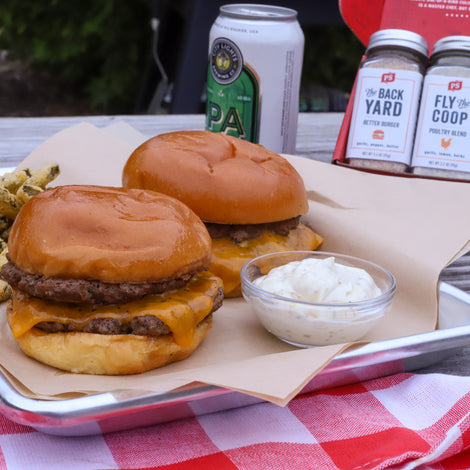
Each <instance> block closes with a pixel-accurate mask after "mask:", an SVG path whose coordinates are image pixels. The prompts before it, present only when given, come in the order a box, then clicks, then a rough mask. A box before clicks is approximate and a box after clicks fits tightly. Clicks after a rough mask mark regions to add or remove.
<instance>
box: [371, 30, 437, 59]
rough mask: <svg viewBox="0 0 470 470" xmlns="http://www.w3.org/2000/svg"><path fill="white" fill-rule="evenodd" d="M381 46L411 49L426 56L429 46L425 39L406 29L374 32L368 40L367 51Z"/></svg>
mask: <svg viewBox="0 0 470 470" xmlns="http://www.w3.org/2000/svg"><path fill="white" fill-rule="evenodd" d="M382 46H396V47H402V48H405V49H412V50H414V51H417V52H419V53H421V54H423V55H424V56H426V57H427V56H428V53H429V46H428V42H427V41H426V39H424V38H423V36H421V35H420V34H418V33H414V32H413V31H407V30H406V29H382V30H380V31H376V32H375V33H374V34H372V36H371V37H370V39H369V46H368V48H367V49H368V50H370V49H374V48H376V47H382Z"/></svg>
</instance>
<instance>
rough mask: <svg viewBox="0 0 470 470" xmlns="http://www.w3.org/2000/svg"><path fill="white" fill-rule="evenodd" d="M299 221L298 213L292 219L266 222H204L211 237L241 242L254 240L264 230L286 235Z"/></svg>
mask: <svg viewBox="0 0 470 470" xmlns="http://www.w3.org/2000/svg"><path fill="white" fill-rule="evenodd" d="M299 223H300V215H299V216H297V217H293V218H292V219H286V220H281V221H279V222H268V223H263V224H243V225H235V224H213V223H209V222H205V225H206V227H207V230H208V232H209V234H210V236H211V238H224V237H228V238H230V239H231V240H232V241H233V242H234V243H241V242H244V241H246V240H254V239H255V238H258V237H260V236H261V234H262V233H263V232H264V231H265V230H269V231H271V232H274V233H276V234H278V235H283V236H287V235H289V232H290V231H291V230H293V229H295V228H296V227H297V226H298V225H299Z"/></svg>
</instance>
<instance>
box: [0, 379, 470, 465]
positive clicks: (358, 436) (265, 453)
mask: <svg viewBox="0 0 470 470" xmlns="http://www.w3.org/2000/svg"><path fill="white" fill-rule="evenodd" d="M469 428H470V377H455V376H449V375H442V374H429V375H413V374H399V375H395V376H391V377H386V378H381V379H376V380H371V381H369V382H364V383H360V384H356V385H350V386H345V387H341V388H336V389H332V390H328V391H320V392H315V393H312V394H309V395H303V396H300V397H297V398H295V399H294V400H292V401H291V402H290V403H289V405H288V406H287V407H285V408H281V407H278V406H276V405H273V404H270V403H262V404H257V405H252V406H248V407H245V408H239V409H234V410H229V411H223V412H218V413H214V414H210V415H205V416H199V417H197V418H190V419H185V420H181V421H175V422H171V423H167V424H159V425H155V426H151V427H146V428H141V429H136V430H131V431H122V432H114V433H109V434H104V435H94V436H86V437H58V436H50V435H46V434H43V433H40V432H37V431H35V430H33V429H31V428H29V427H26V426H21V425H17V424H15V423H13V422H11V421H9V420H8V419H6V418H4V417H0V429H1V431H0V468H1V469H8V470H13V469H15V470H16V469H21V470H23V469H39V470H56V469H57V470H64V469H69V468H70V469H74V470H92V469H93V470H108V469H151V468H152V469H154V468H158V469H165V470H189V469H191V470H194V469H196V470H198V469H200V470H229V469H233V470H235V469H247V470H248V469H250V470H251V469H256V470H259V469H262V470H265V469H279V470H281V469H282V470H296V469H299V470H308V469H315V470H317V469H319V470H330V469H331V470H336V469H341V470H359V469H361V470H362V469H367V470H368V469H385V468H387V469H394V470H397V469H406V470H408V469H420V470H424V469H426V470H430V469H433V470H434V469H436V470H437V469H440V470H442V469H444V470H451V469H453V470H457V469H470V429H469Z"/></svg>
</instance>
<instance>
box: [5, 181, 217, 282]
mask: <svg viewBox="0 0 470 470" xmlns="http://www.w3.org/2000/svg"><path fill="white" fill-rule="evenodd" d="M157 234H158V236H157ZM210 243H211V241H210V237H209V235H208V233H207V230H206V229H205V227H204V225H203V223H202V222H201V221H200V219H199V218H198V217H197V216H196V214H194V212H193V211H191V210H190V209H189V208H188V207H186V206H185V205H184V204H182V203H181V202H180V201H177V200H175V199H173V198H171V197H168V196H166V195H163V194H158V193H155V192H151V191H143V190H138V189H133V190H127V189H121V188H103V187H99V188H98V187H95V186H62V187H57V188H55V189H51V190H48V191H45V192H43V193H41V194H38V195H37V196H35V197H34V198H33V199H31V201H29V202H28V204H26V205H25V206H24V207H23V209H22V210H21V212H20V214H19V215H18V217H17V218H16V220H15V223H14V225H13V227H12V230H11V233H10V237H9V242H8V251H9V257H10V260H11V261H12V262H13V263H14V264H15V265H16V266H17V267H19V268H21V269H23V270H25V271H27V272H29V273H33V274H39V275H42V276H46V277H55V278H73V279H94V280H100V281H108V282H123V281H126V282H129V281H133V282H141V281H147V280H155V279H162V278H168V277H179V276H181V275H182V274H185V273H188V272H194V271H201V270H203V269H207V268H208V266H209V259H210Z"/></svg>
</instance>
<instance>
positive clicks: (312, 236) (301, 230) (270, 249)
mask: <svg viewBox="0 0 470 470" xmlns="http://www.w3.org/2000/svg"><path fill="white" fill-rule="evenodd" d="M322 243H323V238H322V237H321V236H320V235H318V234H316V233H315V232H314V231H313V230H311V229H310V228H308V227H306V226H305V225H303V224H299V225H298V226H297V228H296V229H294V230H291V231H290V232H289V234H288V235H287V236H282V235H276V234H275V233H273V232H270V231H268V230H266V231H264V232H263V233H262V235H261V236H260V237H258V238H256V239H253V240H248V241H245V242H242V243H240V244H236V243H234V242H233V241H232V240H230V239H229V238H216V239H213V240H212V257H211V264H210V267H209V269H210V271H211V272H212V273H214V274H215V275H216V276H219V277H221V278H222V279H223V281H224V291H225V295H226V296H229V297H230V294H231V293H232V296H235V294H236V295H240V293H239V292H238V289H239V288H240V282H241V281H240V270H241V268H242V266H243V265H244V264H245V263H246V262H247V261H249V260H251V259H253V258H256V257H257V256H261V255H264V254H267V253H275V252H278V251H302V250H306V251H310V250H315V249H317V248H318V247H319V246H320V245H321V244H322Z"/></svg>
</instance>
